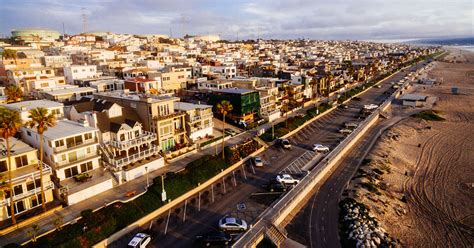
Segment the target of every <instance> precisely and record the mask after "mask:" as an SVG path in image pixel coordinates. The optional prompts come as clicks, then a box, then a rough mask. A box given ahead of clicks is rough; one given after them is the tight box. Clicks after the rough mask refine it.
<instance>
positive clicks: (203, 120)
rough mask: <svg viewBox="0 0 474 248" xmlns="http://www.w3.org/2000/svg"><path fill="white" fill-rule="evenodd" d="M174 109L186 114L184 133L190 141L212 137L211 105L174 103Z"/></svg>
mask: <svg viewBox="0 0 474 248" xmlns="http://www.w3.org/2000/svg"><path fill="white" fill-rule="evenodd" d="M174 108H175V109H176V110H179V111H183V112H185V113H186V131H187V133H188V137H189V138H190V139H191V140H193V141H195V140H199V139H201V138H204V137H206V136H209V135H212V130H213V127H214V122H213V114H212V106H211V105H204V104H193V103H187V102H175V103H174Z"/></svg>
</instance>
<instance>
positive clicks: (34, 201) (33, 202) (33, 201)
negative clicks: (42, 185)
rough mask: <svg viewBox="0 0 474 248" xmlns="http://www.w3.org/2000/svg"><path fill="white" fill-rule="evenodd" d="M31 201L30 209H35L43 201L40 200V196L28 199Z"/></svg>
mask: <svg viewBox="0 0 474 248" xmlns="http://www.w3.org/2000/svg"><path fill="white" fill-rule="evenodd" d="M30 200H31V207H36V206H38V205H40V204H41V203H42V201H43V199H42V198H41V194H37V195H36V196H32V197H31V198H30Z"/></svg>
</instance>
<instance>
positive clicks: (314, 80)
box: [309, 78, 318, 100]
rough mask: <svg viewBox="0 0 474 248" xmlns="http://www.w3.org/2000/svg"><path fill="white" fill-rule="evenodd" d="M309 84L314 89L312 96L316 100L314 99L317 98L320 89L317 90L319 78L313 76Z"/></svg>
mask: <svg viewBox="0 0 474 248" xmlns="http://www.w3.org/2000/svg"><path fill="white" fill-rule="evenodd" d="M309 84H310V85H311V87H312V90H313V94H312V97H311V98H312V99H313V100H314V99H316V96H317V94H318V91H317V85H318V80H317V79H314V78H313V79H311V81H310V82H309Z"/></svg>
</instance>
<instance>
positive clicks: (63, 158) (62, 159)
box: [58, 154, 67, 162]
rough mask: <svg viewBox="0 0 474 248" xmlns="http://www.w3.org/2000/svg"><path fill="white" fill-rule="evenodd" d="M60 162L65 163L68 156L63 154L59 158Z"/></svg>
mask: <svg viewBox="0 0 474 248" xmlns="http://www.w3.org/2000/svg"><path fill="white" fill-rule="evenodd" d="M58 158H59V162H62V161H65V160H66V159H67V157H66V154H61V155H59V156H58Z"/></svg>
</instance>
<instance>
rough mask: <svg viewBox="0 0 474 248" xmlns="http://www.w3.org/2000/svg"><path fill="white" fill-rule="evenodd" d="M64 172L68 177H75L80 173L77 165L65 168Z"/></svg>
mask: <svg viewBox="0 0 474 248" xmlns="http://www.w3.org/2000/svg"><path fill="white" fill-rule="evenodd" d="M64 174H65V175H66V178H69V177H73V176H75V175H77V174H79V172H78V171H77V166H73V167H71V168H67V169H65V170H64Z"/></svg>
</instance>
